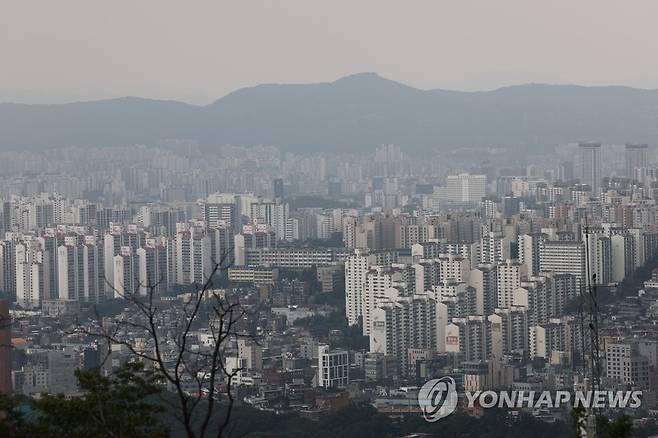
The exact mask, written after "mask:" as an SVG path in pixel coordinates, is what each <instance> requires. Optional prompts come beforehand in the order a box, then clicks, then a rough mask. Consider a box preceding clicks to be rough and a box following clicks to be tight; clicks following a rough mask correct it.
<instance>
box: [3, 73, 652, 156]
mask: <svg viewBox="0 0 658 438" xmlns="http://www.w3.org/2000/svg"><path fill="white" fill-rule="evenodd" d="M163 139H194V140H197V141H199V143H200V144H201V145H202V146H203V147H204V148H206V149H208V150H212V148H213V147H216V146H219V145H224V144H234V145H254V144H267V145H277V146H279V147H281V148H282V149H284V150H292V151H317V150H332V151H333V150H336V151H349V150H352V151H353V150H359V149H368V150H370V149H372V148H373V147H374V146H376V145H379V144H382V143H396V144H399V145H401V146H403V147H404V148H405V150H409V151H413V150H418V151H421V150H428V149H455V148H460V147H506V148H509V149H512V150H523V151H539V150H542V149H543V148H546V147H550V148H553V147H554V146H556V145H558V144H563V143H569V142H575V141H579V140H599V141H601V142H604V143H624V142H627V141H641V142H648V143H650V144H658V90H641V89H634V88H628V87H616V86H615V87H581V86H573V85H520V86H513V87H505V88H501V89H498V90H495V91H484V92H458V91H446V90H419V89H416V88H413V87H409V86H406V85H403V84H400V83H398V82H394V81H391V80H387V79H384V78H382V77H380V76H378V75H376V74H374V73H361V74H356V75H352V76H348V77H345V78H342V79H339V80H337V81H335V82H331V83H320V84H304V85H259V86H256V87H252V88H244V89H241V90H238V91H235V92H233V93H231V94H229V95H227V96H225V97H223V98H221V99H219V100H217V101H216V102H214V103H212V104H210V105H207V106H195V105H189V104H185V103H180V102H175V101H162V100H150V99H142V98H136V97H124V98H119V99H109V100H98V101H93V102H79V103H67V104H54V105H40V104H37V105H26V104H14V103H0V150H21V149H33V150H41V149H45V148H55V147H62V146H81V147H85V146H117V145H131V144H148V145H154V144H158V142H159V141H160V140H163Z"/></svg>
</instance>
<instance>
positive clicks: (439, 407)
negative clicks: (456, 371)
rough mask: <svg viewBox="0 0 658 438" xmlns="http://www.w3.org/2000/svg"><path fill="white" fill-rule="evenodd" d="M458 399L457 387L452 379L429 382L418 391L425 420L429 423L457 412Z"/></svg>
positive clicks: (445, 378)
mask: <svg viewBox="0 0 658 438" xmlns="http://www.w3.org/2000/svg"><path fill="white" fill-rule="evenodd" d="M458 399H459V397H458V395H457V386H456V384H455V380H454V379H453V378H452V377H441V378H440V379H432V380H428V381H427V382H425V384H424V385H423V386H422V387H421V388H420V390H419V391H418V405H419V406H420V409H421V411H422V412H423V418H425V421H429V422H435V421H437V420H440V419H441V418H443V417H447V416H448V415H450V414H452V413H453V412H455V409H456V408H457V401H458Z"/></svg>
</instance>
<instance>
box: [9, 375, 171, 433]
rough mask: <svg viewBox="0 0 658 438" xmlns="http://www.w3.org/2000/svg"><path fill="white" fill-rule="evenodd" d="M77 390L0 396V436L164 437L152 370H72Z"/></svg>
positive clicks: (163, 410) (162, 408) (160, 409)
mask: <svg viewBox="0 0 658 438" xmlns="http://www.w3.org/2000/svg"><path fill="white" fill-rule="evenodd" d="M76 377H77V378H78V382H79V384H80V390H81V392H82V395H80V396H76V397H64V396H63V395H46V396H44V397H42V398H39V399H30V398H26V397H22V396H2V397H0V409H1V410H2V411H3V412H5V413H6V415H5V416H4V418H2V420H0V436H12V437H35V436H39V437H60V436H62V437H63V436H66V437H68V438H78V437H79V438H86V437H90V436H93V437H128V438H132V437H135V438H137V437H155V438H157V437H165V436H168V430H167V428H166V427H164V426H163V425H162V423H161V422H160V420H159V418H158V416H159V415H161V414H162V413H164V412H165V408H164V406H163V405H162V404H159V403H157V402H156V400H155V398H156V397H155V396H156V395H157V394H159V393H160V386H159V384H158V378H157V375H156V374H155V373H154V372H152V371H147V370H144V368H143V366H142V365H141V364H136V363H129V364H126V365H124V366H123V367H121V368H120V369H118V370H117V371H116V372H115V373H114V374H112V375H111V376H109V377H105V376H102V375H101V374H100V371H99V370H98V369H92V370H88V371H79V370H77V371H76Z"/></svg>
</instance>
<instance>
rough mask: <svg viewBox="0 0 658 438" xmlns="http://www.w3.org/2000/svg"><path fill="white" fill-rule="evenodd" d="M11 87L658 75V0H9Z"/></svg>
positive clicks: (491, 83) (120, 91)
mask: <svg viewBox="0 0 658 438" xmlns="http://www.w3.org/2000/svg"><path fill="white" fill-rule="evenodd" d="M1 12H2V13H1V14H0V53H2V69H1V70H0V100H4V101H7V100H11V101H24V102H30V103H53V102H66V101H73V100H88V99H95V98H104V97H118V96H126V95H133V96H142V97H151V98H164V99H176V100H182V101H186V102H191V103H200V104H205V103H210V102H212V101H213V100H215V99H217V98H219V97H221V96H223V95H225V94H227V93H229V92H231V91H234V90H236V89H238V88H242V87H245V86H254V85H258V84H262V83H314V82H327V81H332V80H335V79H336V78H339V77H342V76H347V75H350V74H354V73H359V72H370V71H372V72H377V73H379V74H381V75H382V76H384V77H387V78H390V79H393V80H397V81H400V82H403V83H406V84H409V85H411V86H415V87H418V88H422V89H435V88H442V89H455V90H471V91H472V90H491V89H495V88H499V87H501V86H508V85H515V84H524V83H556V84H579V85H626V86H631V87H639V88H658V79H657V78H658V59H656V57H655V56H654V54H655V41H656V40H657V39H658V31H657V30H656V27H655V16H656V12H658V5H657V4H656V3H655V2H653V1H651V0H637V1H630V2H619V1H614V0H603V1H596V0H583V1H578V2H571V1H566V0H558V1H551V2H538V1H523V0H511V1H506V2H504V3H499V2H482V1H471V0H469V1H460V2H454V1H415V2H411V3H409V2H388V1H385V2H382V1H372V0H366V1H359V2H351V1H344V0H341V1H332V2H308V1H303V0H301V1H300V0H290V1H283V2H278V1H277V2H270V1H253V2H227V1H219V2H215V1H208V0H203V1H198V2H194V3H193V4H188V3H182V2H174V1H157V0H144V1H140V2H131V1H126V0H120V1H113V2H107V3H103V4H98V3H94V2H88V1H85V0H63V1H58V2H42V1H38V0H26V1H20V2H4V3H3V5H2V6H1Z"/></svg>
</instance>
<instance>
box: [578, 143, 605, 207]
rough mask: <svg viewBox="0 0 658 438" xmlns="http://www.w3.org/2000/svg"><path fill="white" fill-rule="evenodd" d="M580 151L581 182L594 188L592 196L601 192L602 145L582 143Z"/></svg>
mask: <svg viewBox="0 0 658 438" xmlns="http://www.w3.org/2000/svg"><path fill="white" fill-rule="evenodd" d="M578 147H579V149H580V182H582V183H583V184H587V185H589V186H590V187H591V188H592V194H593V195H594V196H598V194H599V193H600V192H601V179H602V178H603V176H602V174H601V143H597V142H582V143H580V144H579V145H578Z"/></svg>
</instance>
